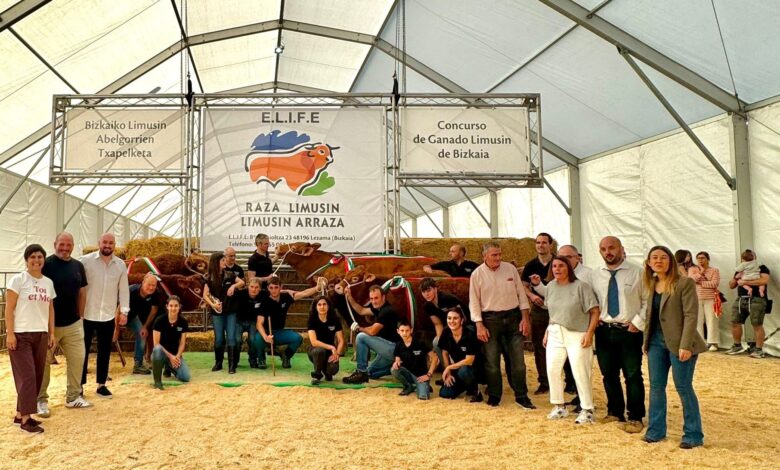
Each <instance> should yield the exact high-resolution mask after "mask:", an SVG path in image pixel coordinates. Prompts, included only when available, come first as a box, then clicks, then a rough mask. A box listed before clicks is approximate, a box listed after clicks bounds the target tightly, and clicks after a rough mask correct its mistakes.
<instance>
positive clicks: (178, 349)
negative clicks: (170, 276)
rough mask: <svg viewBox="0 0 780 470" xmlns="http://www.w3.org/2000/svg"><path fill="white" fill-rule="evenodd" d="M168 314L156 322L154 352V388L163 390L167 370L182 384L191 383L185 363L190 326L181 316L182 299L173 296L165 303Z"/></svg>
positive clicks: (188, 369) (161, 316) (158, 317)
mask: <svg viewBox="0 0 780 470" xmlns="http://www.w3.org/2000/svg"><path fill="white" fill-rule="evenodd" d="M165 310H166V313H164V314H162V315H158V316H157V319H156V320H155V322H154V329H153V332H154V335H153V336H154V349H153V350H152V371H153V374H154V388H157V389H160V390H162V389H163V384H162V373H163V369H167V370H168V371H169V372H170V373H171V374H173V376H174V377H176V378H177V379H178V380H179V381H181V382H189V381H190V368H189V367H188V366H187V363H186V362H184V348H185V345H186V340H187V332H188V331H189V325H188V324H187V320H185V319H184V318H183V317H181V316H180V315H179V313H180V310H181V299H180V298H179V297H178V296H176V295H172V296H170V297H168V301H167V302H166V303H165Z"/></svg>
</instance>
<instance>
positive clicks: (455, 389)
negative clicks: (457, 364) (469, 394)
mask: <svg viewBox="0 0 780 470" xmlns="http://www.w3.org/2000/svg"><path fill="white" fill-rule="evenodd" d="M453 376H454V377H455V383H453V384H452V385H451V386H447V385H446V384H445V385H442V387H441V388H440V389H439V396H440V397H442V398H449V399H451V400H454V399H455V398H458V396H459V395H460V394H461V393H463V392H464V391H466V390H474V389H476V385H477V378H476V376H475V375H474V368H473V367H472V366H463V367H461V368H459V369H458V370H456V371H455V373H454V374H453Z"/></svg>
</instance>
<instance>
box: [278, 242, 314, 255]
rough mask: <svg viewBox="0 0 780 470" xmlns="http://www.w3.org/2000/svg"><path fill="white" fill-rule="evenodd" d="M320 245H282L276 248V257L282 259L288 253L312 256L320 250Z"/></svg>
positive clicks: (305, 243) (298, 243) (303, 243)
mask: <svg viewBox="0 0 780 470" xmlns="http://www.w3.org/2000/svg"><path fill="white" fill-rule="evenodd" d="M320 246H322V245H321V244H319V243H308V242H293V243H289V244H281V245H278V246H277V247H276V256H277V257H281V256H284V255H286V254H287V253H293V254H296V255H301V256H311V254H312V253H314V252H315V251H317V250H319V249H320Z"/></svg>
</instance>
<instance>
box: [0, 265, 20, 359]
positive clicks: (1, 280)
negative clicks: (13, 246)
mask: <svg viewBox="0 0 780 470" xmlns="http://www.w3.org/2000/svg"><path fill="white" fill-rule="evenodd" d="M15 274H17V272H16V271H0V351H5V350H6V349H8V348H7V347H6V344H5V336H6V334H5V301H6V291H7V286H8V281H9V280H11V278H12V277H13V276H14V275H15Z"/></svg>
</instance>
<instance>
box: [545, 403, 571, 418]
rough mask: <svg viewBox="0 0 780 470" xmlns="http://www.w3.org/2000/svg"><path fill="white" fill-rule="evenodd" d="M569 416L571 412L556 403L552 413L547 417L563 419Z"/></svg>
mask: <svg viewBox="0 0 780 470" xmlns="http://www.w3.org/2000/svg"><path fill="white" fill-rule="evenodd" d="M567 416H569V412H568V411H566V408H564V407H562V406H559V405H555V406H554V407H553V409H552V411H550V414H548V415H547V419H563V418H565V417H567Z"/></svg>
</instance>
